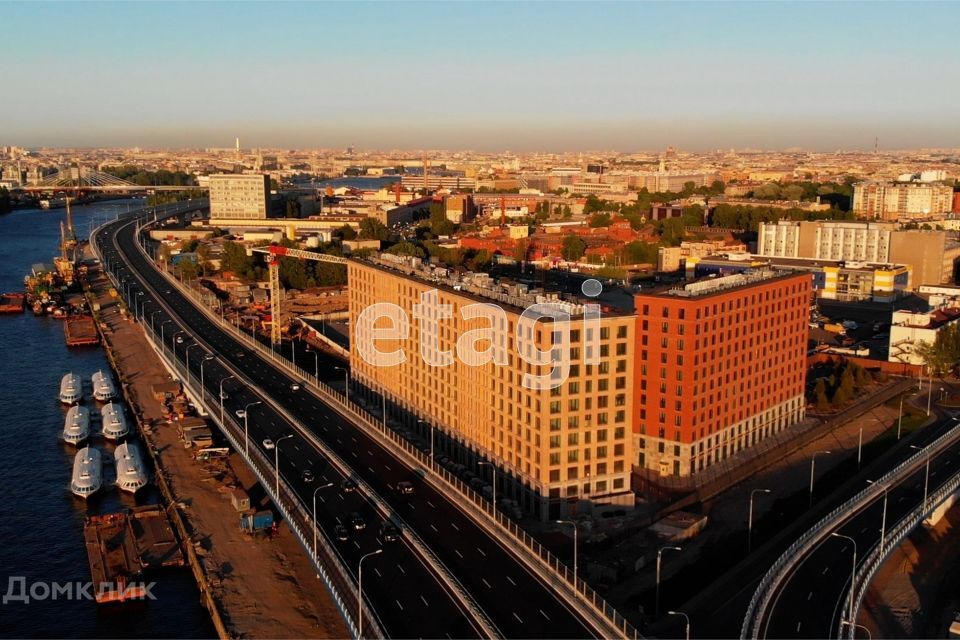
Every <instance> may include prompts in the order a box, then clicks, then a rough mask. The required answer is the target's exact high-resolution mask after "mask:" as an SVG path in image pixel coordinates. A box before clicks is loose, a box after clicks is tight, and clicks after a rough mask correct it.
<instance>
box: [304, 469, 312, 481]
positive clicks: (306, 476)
mask: <svg viewBox="0 0 960 640" xmlns="http://www.w3.org/2000/svg"><path fill="white" fill-rule="evenodd" d="M313 480H314V478H313V471H310V469H307V470H306V471H304V472H303V481H304V482H306V483H310V482H313Z"/></svg>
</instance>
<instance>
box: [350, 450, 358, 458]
mask: <svg viewBox="0 0 960 640" xmlns="http://www.w3.org/2000/svg"><path fill="white" fill-rule="evenodd" d="M350 453H351V454H353V457H354V458H359V457H360V456H358V455H357V452H356V451H351V452H350Z"/></svg>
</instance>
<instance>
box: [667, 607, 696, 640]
mask: <svg viewBox="0 0 960 640" xmlns="http://www.w3.org/2000/svg"><path fill="white" fill-rule="evenodd" d="M667 615H670V616H683V620H684V623H685V625H686V631H685V633H684V637H685V638H686V639H687V640H690V616H688V615H687V614H685V613H684V612H683V611H667Z"/></svg>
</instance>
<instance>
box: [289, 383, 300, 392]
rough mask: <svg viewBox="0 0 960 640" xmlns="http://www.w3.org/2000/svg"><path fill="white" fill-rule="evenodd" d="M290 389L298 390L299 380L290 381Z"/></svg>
mask: <svg viewBox="0 0 960 640" xmlns="http://www.w3.org/2000/svg"><path fill="white" fill-rule="evenodd" d="M290 391H300V383H299V382H291V383H290Z"/></svg>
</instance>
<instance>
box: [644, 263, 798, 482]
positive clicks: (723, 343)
mask: <svg viewBox="0 0 960 640" xmlns="http://www.w3.org/2000/svg"><path fill="white" fill-rule="evenodd" d="M809 301H810V277H809V275H806V274H789V273H788V274H784V273H782V272H777V271H772V270H768V269H756V270H749V271H746V272H744V273H739V274H735V275H730V276H722V277H717V278H707V279H703V280H697V281H693V282H688V283H684V284H681V285H678V286H675V287H671V288H669V289H665V290H662V291H658V292H652V293H644V294H640V295H637V296H636V298H635V308H636V313H637V316H636V321H637V326H636V341H635V343H634V347H633V357H634V372H635V375H634V378H633V379H634V398H635V404H634V416H633V420H634V422H633V429H634V439H635V451H636V456H637V457H636V460H635V464H636V465H637V467H638V468H639V469H641V470H652V471H654V472H656V473H659V475H661V476H671V475H672V476H681V477H683V476H690V475H693V474H695V473H697V472H698V471H702V470H703V469H705V468H707V467H709V466H710V465H712V464H714V463H717V462H719V461H721V460H724V459H725V458H728V457H729V456H732V455H734V454H736V453H737V452H739V451H742V450H744V449H746V448H748V447H751V446H753V445H755V444H757V443H758V442H760V441H761V440H763V439H764V438H766V437H768V436H770V435H772V434H774V433H777V432H779V431H781V430H783V429H784V428H786V427H788V426H789V425H791V424H794V423H796V422H798V421H800V420H802V419H803V417H804V412H805V405H806V401H805V399H804V376H805V375H806V351H807V335H808V325H807V315H808V313H807V308H808V305H809Z"/></svg>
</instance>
